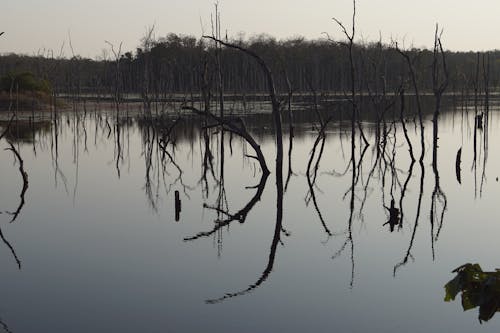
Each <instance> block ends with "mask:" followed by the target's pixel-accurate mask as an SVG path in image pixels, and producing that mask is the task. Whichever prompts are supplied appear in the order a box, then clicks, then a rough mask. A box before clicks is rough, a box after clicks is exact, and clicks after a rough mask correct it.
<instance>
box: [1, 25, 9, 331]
mask: <svg viewBox="0 0 500 333" xmlns="http://www.w3.org/2000/svg"><path fill="white" fill-rule="evenodd" d="M2 34H3V32H2V33H0V36H1V35H2ZM0 326H2V329H3V330H4V331H5V332H7V333H12V331H11V330H10V329H9V326H7V324H6V323H4V322H3V321H2V320H1V319H0Z"/></svg>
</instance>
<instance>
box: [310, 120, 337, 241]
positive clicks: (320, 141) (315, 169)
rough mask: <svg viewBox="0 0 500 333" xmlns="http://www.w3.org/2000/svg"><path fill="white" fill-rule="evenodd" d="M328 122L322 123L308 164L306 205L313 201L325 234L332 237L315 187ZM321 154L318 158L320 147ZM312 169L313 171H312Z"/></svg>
mask: <svg viewBox="0 0 500 333" xmlns="http://www.w3.org/2000/svg"><path fill="white" fill-rule="evenodd" d="M328 122H329V121H327V122H323V121H321V123H322V124H321V128H320V130H319V133H318V136H317V137H316V140H315V141H314V145H313V148H312V150H311V153H310V157H309V162H308V163H307V171H306V176H307V184H308V185H309V192H308V193H307V195H306V204H308V203H309V201H310V200H312V202H313V205H314V209H315V210H316V212H317V213H318V217H319V220H320V221H321V225H322V226H323V229H325V232H326V234H327V235H328V236H332V232H331V231H330V229H329V228H328V226H327V225H326V222H325V220H324V218H323V215H322V214H321V211H320V209H319V206H318V202H317V199H316V193H315V187H316V186H317V185H316V177H317V175H318V169H319V162H320V161H321V157H322V155H323V150H324V146H325V141H326V133H325V130H326V126H327V125H328ZM320 144H321V146H320V149H319V153H318V156H317V157H316V149H317V148H318V145H320ZM315 157H316V163H315V165H314V167H313V168H312V165H313V161H314V159H315ZM311 168H312V170H311Z"/></svg>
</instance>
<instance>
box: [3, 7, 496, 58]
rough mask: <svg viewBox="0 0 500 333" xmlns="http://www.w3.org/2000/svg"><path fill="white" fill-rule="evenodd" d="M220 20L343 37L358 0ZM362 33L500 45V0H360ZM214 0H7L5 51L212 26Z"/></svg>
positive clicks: (90, 44)
mask: <svg viewBox="0 0 500 333" xmlns="http://www.w3.org/2000/svg"><path fill="white" fill-rule="evenodd" d="M219 6H220V10H221V16H222V25H223V28H224V30H227V31H228V34H229V35H236V34H238V33H240V32H244V33H245V35H246V36H251V35H253V34H259V33H267V34H270V35H273V36H275V37H278V38H286V37H293V36H298V35H300V36H305V37H307V38H321V37H322V32H325V31H326V32H328V33H330V35H332V36H334V37H336V38H341V37H342V34H341V33H340V31H339V29H338V27H337V26H336V25H335V24H334V22H333V21H332V20H331V18H332V17H333V16H335V17H336V18H338V19H340V20H341V21H342V22H344V23H346V25H347V24H350V16H351V10H352V0H252V1H244V0H220V5H219ZM357 7H358V8H357V9H358V15H357V28H358V32H359V34H358V37H362V38H363V39H364V40H367V41H374V40H378V38H379V34H381V35H382V38H383V40H384V41H386V42H388V41H390V40H391V38H393V39H398V40H399V41H403V40H404V41H405V45H407V46H408V45H414V46H416V47H422V46H425V47H429V46H430V45H432V42H433V33H434V25H435V23H439V24H440V26H441V27H443V28H444V34H443V44H444V47H445V48H446V49H451V50H465V51H468V50H489V49H500V38H499V35H500V34H499V32H500V21H499V20H498V16H499V15H500V0H476V1H461V0H439V1H438V0H419V1H410V0H358V1H357ZM213 10H214V0H85V1H83V0H3V1H2V6H1V11H0V32H1V31H5V34H4V35H3V36H1V37H0V53H5V52H16V53H26V54H33V53H37V52H38V51H39V50H43V49H46V50H47V49H52V50H54V53H59V50H60V49H61V46H62V44H63V42H64V43H65V47H64V54H65V55H66V56H69V55H71V51H70V49H69V47H68V35H71V40H72V44H73V48H74V51H75V53H77V54H80V55H82V56H86V57H92V58H94V57H96V56H98V55H100V54H102V50H103V49H104V48H106V47H107V45H106V43H105V40H108V41H110V42H112V43H114V44H115V45H119V44H120V42H123V49H124V50H134V49H135V47H136V46H137V45H138V44H139V40H140V38H141V37H142V36H143V35H144V33H145V31H146V29H147V27H148V26H151V25H153V24H155V26H156V36H157V37H158V36H163V35H165V34H167V33H168V32H176V33H183V34H192V35H195V36H200V35H201V34H202V30H203V29H204V30H205V32H210V14H211V13H212V12H213Z"/></svg>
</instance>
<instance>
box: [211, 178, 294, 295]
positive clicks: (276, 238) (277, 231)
mask: <svg viewBox="0 0 500 333" xmlns="http://www.w3.org/2000/svg"><path fill="white" fill-rule="evenodd" d="M280 174H281V173H277V175H278V176H277V178H278V179H277V180H276V183H277V187H278V194H277V196H278V198H277V202H276V208H277V211H276V225H275V228H274V235H273V240H272V242H271V248H270V251H269V257H268V261H267V265H266V267H265V269H264V271H263V272H262V274H261V275H260V277H259V279H258V280H257V281H256V282H255V283H253V284H251V285H250V286H249V287H248V288H246V289H243V290H241V291H238V292H234V293H226V294H225V295H224V296H222V297H220V298H216V299H210V300H207V301H206V303H208V304H215V303H220V302H222V301H224V300H226V299H229V298H233V297H237V296H242V295H245V294H247V293H249V292H251V291H252V290H254V289H256V288H258V287H259V286H260V285H261V284H262V283H263V282H264V281H266V280H267V279H268V277H269V274H271V272H272V270H273V267H274V262H275V259H276V250H277V248H278V244H282V241H281V233H283V232H284V230H283V227H282V219H283V179H282V177H280V176H279V175H280ZM262 177H263V178H267V175H263V176H262ZM279 178H281V179H279ZM261 183H262V180H261ZM264 184H265V179H264ZM280 187H281V191H280ZM285 234H286V233H285Z"/></svg>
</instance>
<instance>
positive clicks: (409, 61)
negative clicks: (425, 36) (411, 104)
mask: <svg viewBox="0 0 500 333" xmlns="http://www.w3.org/2000/svg"><path fill="white" fill-rule="evenodd" d="M394 47H395V49H396V51H397V52H398V53H399V54H400V55H401V56H402V57H403V58H404V59H405V61H406V64H407V66H408V71H409V74H410V79H411V82H412V86H413V92H414V94H415V98H416V101H417V112H418V121H419V125H420V143H421V154H420V162H423V160H424V156H425V140H424V121H423V116H422V105H421V102H420V91H419V88H418V84H417V75H416V73H415V69H414V63H415V61H416V60H417V59H416V58H414V59H411V58H410V55H409V52H408V51H405V50H401V49H400V48H399V46H398V43H395V44H394Z"/></svg>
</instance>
